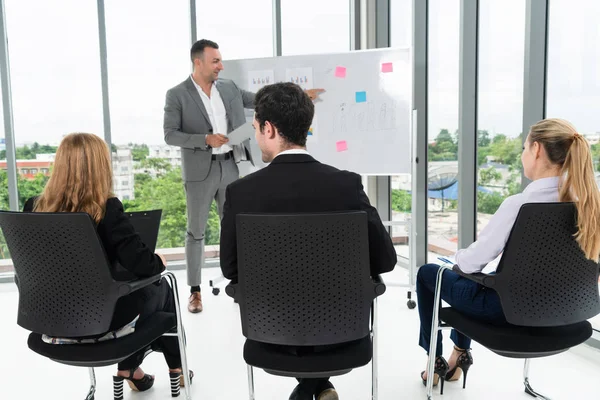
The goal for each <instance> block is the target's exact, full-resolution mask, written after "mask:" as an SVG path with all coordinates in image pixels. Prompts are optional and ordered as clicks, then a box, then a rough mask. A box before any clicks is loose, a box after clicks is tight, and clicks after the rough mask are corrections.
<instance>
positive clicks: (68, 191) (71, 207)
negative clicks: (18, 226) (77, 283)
mask: <svg viewBox="0 0 600 400" xmlns="http://www.w3.org/2000/svg"><path fill="white" fill-rule="evenodd" d="M112 175H113V174H112V168H111V160H110V154H109V151H108V146H107V145H106V143H105V142H104V141H103V140H102V139H100V138H99V137H98V136H95V135H92V134H89V133H73V134H70V135H67V136H66V137H65V138H64V139H63V140H62V142H61V143H60V146H59V147H58V150H57V151H56V158H55V161H54V167H53V170H52V175H51V177H50V179H49V180H48V183H47V184H46V187H45V188H44V191H43V193H42V194H41V195H40V196H39V197H37V198H31V199H29V200H28V201H27V203H26V204H25V207H24V211H26V212H31V211H34V212H85V213H88V214H89V215H90V216H91V217H92V219H93V220H94V222H95V223H96V226H97V231H98V235H99V236H100V239H101V241H102V244H103V246H104V249H105V251H106V255H107V257H108V260H109V261H110V264H111V265H114V264H115V263H116V262H118V263H119V264H121V265H122V266H123V267H124V268H125V269H127V270H128V276H121V277H117V276H115V279H117V280H124V279H127V280H129V279H133V278H136V277H139V278H142V277H149V276H153V275H156V274H159V273H161V272H162V271H164V269H165V265H166V261H165V259H164V257H163V256H162V255H160V254H154V253H153V252H152V251H151V250H150V249H149V248H148V247H146V246H145V245H144V243H142V241H141V240H140V237H139V235H138V234H137V233H136V232H135V229H134V228H133V226H132V225H131V223H130V222H129V220H128V219H127V216H126V215H125V213H124V212H123V205H122V204H121V202H120V201H119V199H117V198H116V197H115V196H114V195H113V193H112ZM111 272H113V276H114V275H115V271H111ZM157 311H165V312H173V313H174V312H175V304H174V301H173V294H172V289H171V287H170V286H169V284H168V283H167V282H166V281H165V280H161V281H160V282H158V283H157V284H154V285H150V286H148V287H146V288H143V289H141V290H138V291H136V292H134V293H132V294H130V295H128V296H125V297H122V298H121V299H119V301H118V303H117V305H116V307H115V312H114V315H113V319H112V322H111V326H110V332H111V333H114V335H102V336H104V338H106V336H112V337H115V336H117V337H118V336H120V335H123V332H125V331H129V332H131V331H132V328H133V329H135V324H140V323H142V322H143V321H144V320H145V319H146V318H147V317H148V316H149V315H151V314H153V313H155V312H157ZM104 338H103V339H104ZM51 339H53V341H51V342H53V343H61V342H62V343H64V341H62V340H61V339H57V338H51ZM150 347H151V348H152V349H153V350H158V351H161V352H162V353H163V355H164V357H165V360H166V362H167V365H168V366H169V374H170V378H171V381H172V382H173V381H178V380H177V377H178V376H179V377H180V376H181V359H180V356H179V345H178V343H177V338H176V337H161V338H158V339H157V340H156V341H155V342H154V343H152V345H151V346H150ZM147 350H148V349H147V348H146V349H142V350H141V351H140V352H138V353H136V354H133V355H131V356H130V357H129V358H127V359H126V360H124V361H122V362H120V363H119V364H118V372H117V375H116V376H115V377H114V379H113V380H114V382H115V388H117V387H122V385H123V381H124V380H127V381H128V383H129V386H130V387H131V388H132V389H133V390H136V391H145V390H148V389H150V388H151V387H152V385H153V384H154V376H152V375H148V374H145V373H144V371H142V369H141V368H140V365H141V363H142V361H143V359H144V355H145V354H146V351H147ZM190 375H191V373H190ZM179 381H182V379H179ZM177 389H178V388H177Z"/></svg>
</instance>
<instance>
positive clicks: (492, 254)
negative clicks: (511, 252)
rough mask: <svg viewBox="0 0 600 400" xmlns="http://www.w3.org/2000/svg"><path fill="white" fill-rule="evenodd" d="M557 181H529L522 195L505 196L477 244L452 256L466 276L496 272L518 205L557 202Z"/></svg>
mask: <svg viewBox="0 0 600 400" xmlns="http://www.w3.org/2000/svg"><path fill="white" fill-rule="evenodd" d="M559 180H560V178H559V177H551V178H542V179H538V180H536V181H533V182H531V183H530V184H529V185H528V186H527V187H526V188H525V190H524V191H523V193H519V194H516V195H514V196H510V197H507V198H506V199H505V200H504V201H503V202H502V204H501V205H500V208H499V209H498V211H496V213H495V214H494V215H493V216H492V219H490V222H489V223H488V224H487V226H486V227H485V228H483V230H482V231H481V233H480V234H479V237H478V239H477V241H475V242H474V243H473V244H471V245H470V246H469V247H467V248H466V249H462V250H459V251H458V252H457V253H456V255H455V256H454V259H455V260H456V264H458V266H459V268H460V269H461V271H463V272H466V273H468V274H474V273H476V272H481V271H482V270H483V269H484V268H485V269H486V271H485V272H491V271H495V270H496V268H497V267H498V263H499V262H500V257H501V256H502V252H503V251H504V247H505V246H506V241H507V240H508V236H509V235H510V231H511V230H512V227H513V225H514V224H515V221H516V219H517V214H518V213H519V209H520V208H521V206H522V205H523V204H526V203H554V202H557V201H558V184H559ZM486 267H489V268H486Z"/></svg>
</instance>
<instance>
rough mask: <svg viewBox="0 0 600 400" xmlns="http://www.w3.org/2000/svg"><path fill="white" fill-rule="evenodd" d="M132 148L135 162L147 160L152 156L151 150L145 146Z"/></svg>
mask: <svg viewBox="0 0 600 400" xmlns="http://www.w3.org/2000/svg"><path fill="white" fill-rule="evenodd" d="M131 146H132V147H131V155H132V157H133V161H142V160H145V159H146V157H148V155H149V154H150V149H149V148H148V146H147V145H145V144H141V145H140V144H133V145H131Z"/></svg>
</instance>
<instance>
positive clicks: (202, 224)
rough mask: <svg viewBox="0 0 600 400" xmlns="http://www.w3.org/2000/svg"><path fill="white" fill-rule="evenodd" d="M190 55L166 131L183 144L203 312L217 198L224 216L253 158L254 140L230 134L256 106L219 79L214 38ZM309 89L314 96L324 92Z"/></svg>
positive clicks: (191, 264) (191, 305)
mask: <svg viewBox="0 0 600 400" xmlns="http://www.w3.org/2000/svg"><path fill="white" fill-rule="evenodd" d="M190 56H191V60H192V63H193V72H192V74H191V75H190V76H189V77H188V78H187V79H186V80H185V81H183V82H182V83H180V84H179V85H177V86H175V87H174V88H172V89H169V90H168V91H167V95H166V102H165V116H164V131H165V142H166V143H167V144H169V145H171V146H179V147H181V158H182V169H181V171H182V176H183V182H184V187H185V196H186V203H187V233H186V238H185V257H186V263H187V281H188V285H189V286H190V287H191V290H190V291H191V294H190V298H189V302H188V310H189V311H190V312H192V313H198V312H201V311H202V297H201V295H200V283H201V270H202V266H203V265H204V232H205V230H206V223H207V220H208V214H209V212H210V205H211V203H212V201H213V199H214V200H216V202H217V209H218V212H219V217H221V218H222V217H223V205H224V203H225V189H226V188H227V185H229V184H230V183H232V182H233V181H235V180H236V179H238V178H239V171H238V167H237V163H239V162H240V161H243V160H248V161H250V162H252V155H251V153H250V146H249V141H246V142H244V143H243V144H241V145H228V144H227V142H228V141H229V139H228V138H227V134H228V133H230V132H231V131H233V130H234V129H236V128H238V127H239V126H241V125H243V124H244V123H245V122H246V117H245V115H244V108H250V109H253V108H254V93H250V92H247V91H245V90H242V89H240V88H238V87H237V86H236V84H235V83H234V82H233V81H231V80H227V79H219V73H220V72H221V71H222V70H223V63H222V58H221V53H220V51H219V45H217V44H216V43H215V42H212V41H210V40H205V39H203V40H199V41H197V42H196V43H194V45H193V46H192V49H191V51H190ZM306 92H307V94H308V95H309V96H310V98H311V99H313V100H314V99H315V98H316V97H317V96H318V94H319V93H320V92H322V90H320V89H311V90H307V91H306Z"/></svg>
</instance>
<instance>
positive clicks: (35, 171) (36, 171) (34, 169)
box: [29, 168, 38, 175]
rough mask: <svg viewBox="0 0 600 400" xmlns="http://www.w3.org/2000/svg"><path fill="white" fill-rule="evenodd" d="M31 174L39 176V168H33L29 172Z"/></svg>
mask: <svg viewBox="0 0 600 400" xmlns="http://www.w3.org/2000/svg"><path fill="white" fill-rule="evenodd" d="M29 173H30V174H32V175H33V174H37V173H38V170H37V168H31V169H30V170H29Z"/></svg>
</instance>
